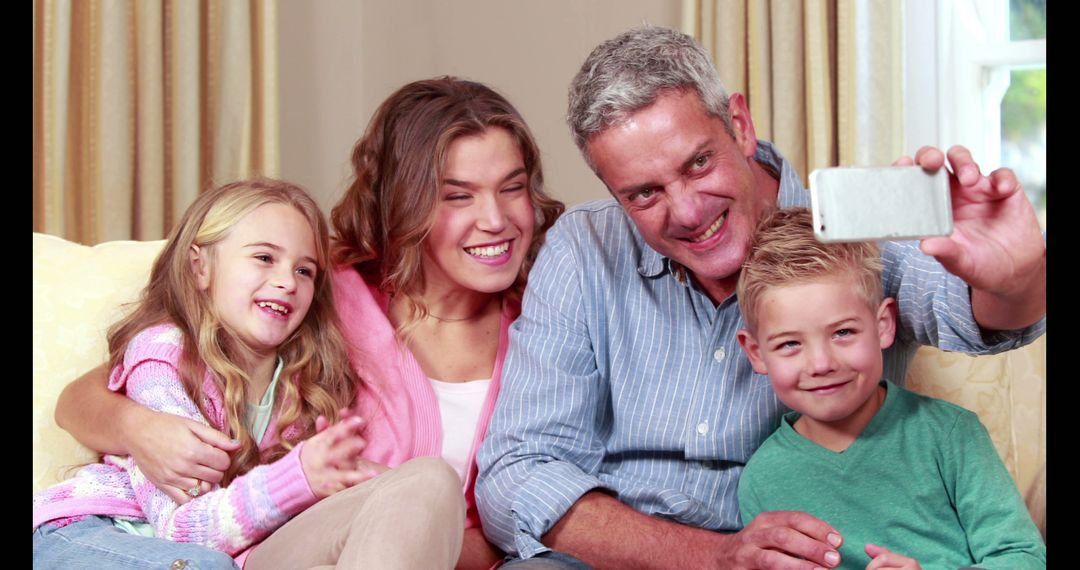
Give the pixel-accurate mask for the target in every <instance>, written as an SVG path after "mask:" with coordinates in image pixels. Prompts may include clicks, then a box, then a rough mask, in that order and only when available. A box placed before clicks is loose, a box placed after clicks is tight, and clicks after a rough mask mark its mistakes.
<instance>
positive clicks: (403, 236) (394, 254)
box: [330, 77, 565, 334]
mask: <svg viewBox="0 0 1080 570" xmlns="http://www.w3.org/2000/svg"><path fill="white" fill-rule="evenodd" d="M490 128H501V129H505V130H506V131H507V132H509V133H510V135H511V136H512V137H513V138H514V140H515V141H516V142H517V144H518V147H519V148H520V149H521V155H522V158H523V159H524V162H525V170H526V172H527V173H528V188H529V197H530V199H531V200H532V205H533V209H534V210H535V212H536V229H535V231H534V233H533V237H532V243H530V244H529V249H528V251H527V253H526V255H525V261H524V262H523V263H522V265H521V270H520V272H519V274H518V277H517V279H516V280H515V281H514V283H513V285H511V287H510V288H509V289H508V290H507V292H506V297H507V298H508V299H509V300H511V301H512V302H518V303H520V301H521V295H522V293H524V291H525V281H526V276H527V275H528V273H529V269H530V268H531V267H532V264H533V262H534V261H535V260H536V254H537V252H538V251H539V250H540V246H541V244H543V241H544V234H545V232H547V230H548V228H550V227H551V225H552V224H554V223H555V219H556V218H557V217H558V216H559V214H561V213H562V212H563V210H564V209H565V206H563V204H562V202H559V201H557V200H554V199H552V198H550V197H548V195H547V194H545V193H544V178H543V173H542V172H541V168H540V150H539V148H538V147H537V145H536V141H535V140H534V139H533V136H532V133H531V132H530V131H529V127H528V126H526V124H525V120H524V119H523V118H522V117H521V114H520V113H518V111H517V109H515V108H514V106H513V105H511V104H510V102H509V101H507V100H506V99H505V98H504V97H503V96H502V95H499V94H498V93H496V92H495V91H493V90H492V89H491V88H489V87H487V86H485V85H482V84H480V83H476V82H473V81H466V80H464V79H458V78H456V77H440V78H436V79H427V80H423V81H415V82H412V83H409V84H407V85H405V86H403V87H401V88H400V89H398V90H397V91H396V92H395V93H393V94H392V95H390V97H388V98H387V99H386V101H384V102H383V103H382V105H380V106H379V108H378V110H376V111H375V115H374V116H373V117H372V119H371V123H370V124H369V125H368V128H367V131H366V132H365V133H364V136H363V137H362V138H361V139H360V140H359V141H357V142H356V146H355V147H354V148H353V155H352V166H353V179H352V182H351V183H350V185H349V188H348V189H347V190H346V192H345V196H344V197H343V198H342V199H341V201H340V202H338V204H337V205H336V206H335V207H334V209H333V211H332V212H331V214H330V219H331V221H332V223H333V225H334V230H335V232H336V236H335V242H334V262H335V263H337V264H342V265H352V266H353V267H354V268H355V269H356V270H357V271H359V272H360V274H361V275H363V276H364V277H365V278H367V280H368V281H369V282H371V283H377V284H378V285H379V288H380V289H381V290H382V291H383V292H385V293H387V294H389V295H398V294H400V295H402V296H404V298H405V299H406V301H407V303H408V304H409V305H408V306H409V308H410V311H409V314H410V315H412V318H411V319H409V320H408V321H406V322H405V323H401V324H400V326H399V327H398V332H399V333H402V334H404V333H406V332H407V331H408V329H409V328H410V325H411V324H413V323H415V322H417V321H418V320H419V319H422V318H423V317H425V316H426V315H427V307H426V306H425V305H424V304H423V302H422V301H421V299H420V293H421V289H422V288H423V284H424V271H423V264H422V262H421V260H422V257H423V256H422V252H423V243H424V240H425V239H426V238H427V236H428V234H429V233H430V230H431V226H432V224H433V223H434V220H435V209H436V206H437V204H438V192H439V185H440V183H441V181H442V174H443V166H444V163H445V159H446V153H447V150H448V149H449V147H450V145H451V143H453V142H454V141H455V140H457V139H458V138H460V137H464V136H471V135H479V134H481V133H483V132H484V131H485V130H487V129H490Z"/></svg>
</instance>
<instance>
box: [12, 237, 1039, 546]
mask: <svg viewBox="0 0 1080 570" xmlns="http://www.w3.org/2000/svg"><path fill="white" fill-rule="evenodd" d="M163 245H164V241H151V242H137V241H117V242H107V243H103V244H100V245H97V246H95V247H87V246H83V245H79V244H75V243H71V242H68V241H65V240H62V239H60V238H57V237H54V236H49V235H44V234H37V233H35V234H34V426H33V431H34V434H33V435H34V491H38V490H40V489H42V488H44V487H47V486H49V485H51V484H52V483H54V482H56V481H58V480H60V479H62V478H63V477H64V474H65V467H69V466H72V465H77V464H81V463H85V462H88V461H93V460H94V459H95V456H94V454H93V453H92V452H90V450H88V449H87V448H85V447H83V446H81V445H79V444H78V443H77V442H75V440H74V439H72V438H71V436H69V435H68V434H67V432H65V431H63V430H62V429H60V428H59V427H57V426H56V423H55V422H54V421H53V410H54V407H55V402H56V398H57V397H58V396H59V394H60V391H61V390H62V389H63V388H64V386H65V385H66V384H67V382H69V381H70V380H71V379H73V378H75V377H77V376H78V375H80V374H82V373H83V372H85V371H86V370H89V369H90V368H93V367H94V366H96V365H98V364H100V363H101V362H104V360H105V358H106V347H105V330H106V329H107V328H108V327H109V325H110V324H111V323H112V322H113V321H115V320H116V318H117V317H118V316H119V315H120V314H121V304H122V303H127V302H130V301H133V300H135V298H136V297H137V296H138V293H139V291H140V290H141V288H142V287H143V286H144V285H145V283H146V279H147V277H148V275H149V272H150V265H151V263H152V261H153V259H154V257H155V256H156V255H157V254H158V252H159V251H160V250H161V248H162V246H163ZM1045 346H1046V344H1045V339H1039V340H1038V341H1037V342H1036V343H1034V344H1033V345H1031V346H1029V347H1027V348H1025V349H1023V350H1018V351H1013V352H1010V353H1007V354H1003V355H998V356H992V357H979V358H971V357H967V356H964V355H953V354H946V353H942V352H939V351H936V350H933V349H928V348H924V349H922V350H920V352H919V355H918V357H917V358H916V360H915V363H914V364H913V365H912V367H911V371H910V374H909V376H908V385H909V386H911V387H913V388H914V389H915V390H918V391H920V392H922V393H925V394H929V395H932V396H936V397H939V398H943V399H946V400H949V401H951V402H955V403H957V404H960V405H962V406H964V407H966V408H968V409H971V410H974V411H976V412H977V413H978V414H979V417H980V418H981V419H982V421H983V423H984V424H986V426H987V428H989V430H990V434H991V437H992V438H993V441H994V445H995V446H996V447H997V450H998V452H999V453H1001V456H1002V458H1003V459H1004V460H1005V465H1006V466H1007V467H1008V469H1009V471H1010V473H1012V475H1013V478H1014V479H1015V480H1016V481H1017V484H1018V486H1019V488H1020V490H1021V492H1022V493H1023V494H1024V496H1025V498H1026V500H1027V502H1028V507H1029V509H1030V510H1031V512H1032V515H1033V517H1034V518H1035V521H1036V523H1037V524H1039V525H1040V529H1044V528H1045V526H1044V525H1045V512H1046V498H1045V488H1046V487H1045V481H1046V479H1045V474H1044V470H1045V465H1046V392H1045V388H1046V368H1045Z"/></svg>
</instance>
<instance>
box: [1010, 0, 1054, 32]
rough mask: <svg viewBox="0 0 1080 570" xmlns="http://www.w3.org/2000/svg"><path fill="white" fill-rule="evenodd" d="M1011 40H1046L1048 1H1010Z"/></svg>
mask: <svg viewBox="0 0 1080 570" xmlns="http://www.w3.org/2000/svg"><path fill="white" fill-rule="evenodd" d="M1009 39H1010V40H1012V41H1014V42H1015V41H1018V40H1042V39H1046V0H1010V2H1009Z"/></svg>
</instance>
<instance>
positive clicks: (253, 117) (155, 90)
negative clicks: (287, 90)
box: [33, 0, 279, 244]
mask: <svg viewBox="0 0 1080 570" xmlns="http://www.w3.org/2000/svg"><path fill="white" fill-rule="evenodd" d="M276 26H277V24H276V4H275V3H273V2H263V1H261V0H156V1H155V0H145V1H143V0H77V1H71V0H36V1H35V2H34V22H33V27H34V34H33V35H34V54H33V56H34V79H33V82H34V119H33V122H34V143H33V144H34V153H33V161H34V175H33V186H34V231H36V232H44V233H49V234H53V235H57V236H61V237H64V238H66V239H69V240H72V241H77V242H81V243H86V244H95V243H99V242H102V241H107V240H116V239H143V240H150V239H160V238H161V237H164V235H165V234H166V233H167V232H168V230H169V229H170V228H171V227H172V225H173V223H175V221H176V220H177V219H178V218H179V216H180V215H181V214H182V213H183V212H184V210H185V209H186V208H187V207H188V205H189V204H190V203H191V202H192V200H194V199H195V197H196V196H197V195H198V194H199V193H200V192H202V191H204V190H205V189H206V188H208V187H209V186H210V185H212V184H219V183H223V182H228V181H231V180H235V179H237V178H242V177H246V176H251V175H255V174H261V175H266V176H277V175H278V171H279V157H278V101H277V99H278V95H277V91H278V90H277V72H276V68H277V52H276V50H277V32H276Z"/></svg>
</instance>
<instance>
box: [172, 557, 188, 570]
mask: <svg viewBox="0 0 1080 570" xmlns="http://www.w3.org/2000/svg"><path fill="white" fill-rule="evenodd" d="M187 562H188V561H187V560H184V559H182V558H178V559H176V560H173V562H172V564H171V565H169V568H170V569H171V570H184V568H187Z"/></svg>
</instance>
